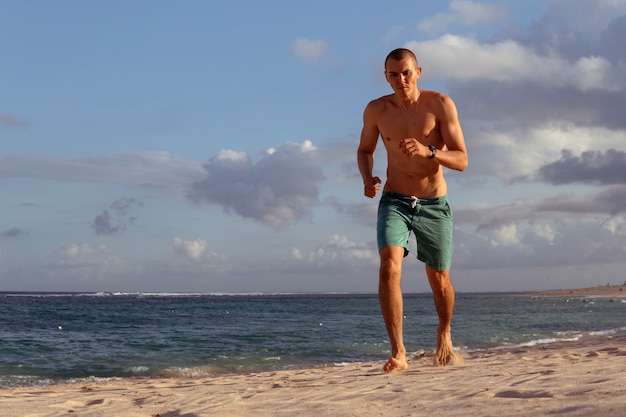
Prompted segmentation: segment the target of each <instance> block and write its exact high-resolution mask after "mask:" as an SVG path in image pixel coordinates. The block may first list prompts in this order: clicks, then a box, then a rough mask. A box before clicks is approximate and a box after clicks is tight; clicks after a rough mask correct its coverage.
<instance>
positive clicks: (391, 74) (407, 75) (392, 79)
mask: <svg viewBox="0 0 626 417" xmlns="http://www.w3.org/2000/svg"><path fill="white" fill-rule="evenodd" d="M421 74H422V69H421V68H420V67H418V66H417V65H416V63H415V61H414V60H413V59H411V58H410V57H406V58H403V59H401V60H400V61H395V60H393V59H389V60H388V61H387V65H386V66H385V77H386V78H387V82H388V83H389V85H391V88H392V89H393V91H394V92H396V93H399V94H407V93H408V92H410V91H412V90H413V89H415V88H417V80H418V79H419V77H420V75H421Z"/></svg>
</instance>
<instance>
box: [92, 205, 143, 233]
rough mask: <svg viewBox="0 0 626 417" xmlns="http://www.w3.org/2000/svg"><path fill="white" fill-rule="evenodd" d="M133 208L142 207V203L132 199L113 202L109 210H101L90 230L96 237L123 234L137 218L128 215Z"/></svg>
mask: <svg viewBox="0 0 626 417" xmlns="http://www.w3.org/2000/svg"><path fill="white" fill-rule="evenodd" d="M133 207H143V202H141V201H139V200H137V199H134V198H120V199H118V200H116V201H114V202H113V203H112V204H111V206H110V207H109V209H105V210H103V211H102V213H101V214H98V215H97V216H96V218H95V219H94V221H93V223H92V224H91V228H92V229H93V230H94V232H96V234H97V235H112V234H115V233H120V232H123V231H125V230H127V229H128V227H130V226H133V225H134V224H135V222H136V221H137V217H135V216H131V215H130V211H131V209H132V208H133Z"/></svg>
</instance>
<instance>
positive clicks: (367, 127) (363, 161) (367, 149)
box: [357, 102, 381, 198]
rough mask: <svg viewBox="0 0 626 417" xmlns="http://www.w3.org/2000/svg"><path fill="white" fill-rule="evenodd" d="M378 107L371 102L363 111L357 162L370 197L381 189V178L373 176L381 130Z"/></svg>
mask: <svg viewBox="0 0 626 417" xmlns="http://www.w3.org/2000/svg"><path fill="white" fill-rule="evenodd" d="M376 113H377V109H376V108H375V105H374V103H373V102H372V103H370V104H368V105H367V107H366V108H365V111H364V112H363V130H361V141H360V143H359V149H358V151H357V163H358V165H359V172H360V173H361V177H362V178H363V186H364V194H365V196H367V197H369V198H374V197H376V194H377V193H378V190H380V185H379V184H380V183H381V180H380V178H378V177H373V176H372V172H373V170H374V153H375V152H376V144H377V143H378V136H379V135H380V132H379V130H378V124H377V116H376Z"/></svg>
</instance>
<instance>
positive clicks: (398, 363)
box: [383, 357, 409, 374]
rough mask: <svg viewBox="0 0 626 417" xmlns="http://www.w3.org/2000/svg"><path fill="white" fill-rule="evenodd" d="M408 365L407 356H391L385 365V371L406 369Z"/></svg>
mask: <svg viewBox="0 0 626 417" xmlns="http://www.w3.org/2000/svg"><path fill="white" fill-rule="evenodd" d="M408 367H409V364H408V363H407V361H406V358H405V357H400V358H389V360H388V361H387V363H386V364H385V366H383V371H385V372H386V373H388V374H390V373H392V372H398V371H404V370H405V369H406V368H408Z"/></svg>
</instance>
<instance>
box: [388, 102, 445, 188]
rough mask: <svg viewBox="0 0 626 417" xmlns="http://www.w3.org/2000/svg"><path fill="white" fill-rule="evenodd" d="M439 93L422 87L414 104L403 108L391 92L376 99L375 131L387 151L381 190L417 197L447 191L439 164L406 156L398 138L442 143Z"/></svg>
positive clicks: (438, 146) (439, 144)
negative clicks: (385, 168)
mask: <svg viewBox="0 0 626 417" xmlns="http://www.w3.org/2000/svg"><path fill="white" fill-rule="evenodd" d="M439 97H440V94H439V93H436V92H432V91H424V90H422V92H421V95H420V98H419V101H418V103H417V106H416V107H415V108H414V109H411V110H404V109H403V108H401V107H400V106H399V105H398V104H397V103H396V102H395V101H394V96H393V95H388V96H383V97H381V98H379V99H378V100H376V106H378V109H377V110H378V111H377V114H378V120H377V125H378V130H379V132H380V135H381V139H382V141H383V143H384V144H385V148H386V150H387V181H386V183H385V187H384V190H385V191H390V192H395V193H399V194H404V195H414V196H417V197H439V196H442V195H445V194H446V193H447V186H446V182H445V179H444V177H443V171H442V169H441V165H440V164H439V163H437V162H436V161H430V160H428V159H425V158H421V157H412V158H411V157H409V156H407V155H405V154H404V153H403V152H402V151H401V150H400V141H401V140H403V139H405V138H416V139H417V140H418V141H420V142H421V143H423V144H424V145H426V146H428V145H433V146H435V147H436V148H438V149H441V148H442V146H443V139H442V137H441V132H440V129H439V124H438V117H437V112H438V111H439V110H438V108H440V106H437V104H438V103H437V102H438V100H439Z"/></svg>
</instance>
